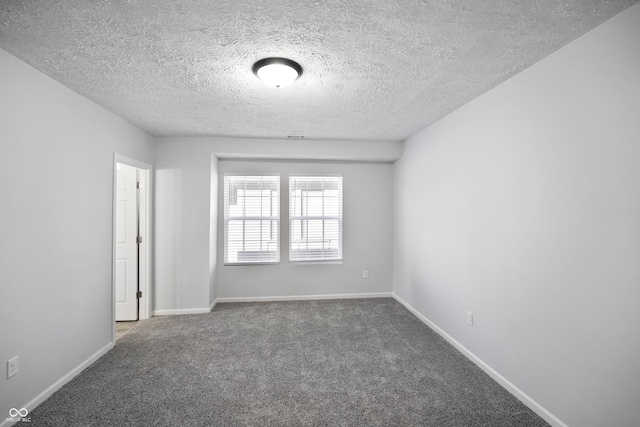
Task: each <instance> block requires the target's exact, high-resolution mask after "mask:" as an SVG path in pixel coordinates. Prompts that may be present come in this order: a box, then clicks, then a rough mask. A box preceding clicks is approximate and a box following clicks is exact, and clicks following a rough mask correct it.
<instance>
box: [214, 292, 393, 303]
mask: <svg viewBox="0 0 640 427" xmlns="http://www.w3.org/2000/svg"><path fill="white" fill-rule="evenodd" d="M391 297H392V293H391V292H376V293H367V294H323V295H283V296H276V297H230V298H229V297H227V298H218V299H216V302H217V303H227V302H267V301H307V300H323V299H357V298H391Z"/></svg>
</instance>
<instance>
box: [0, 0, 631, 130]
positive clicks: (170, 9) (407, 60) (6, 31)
mask: <svg viewBox="0 0 640 427" xmlns="http://www.w3.org/2000/svg"><path fill="white" fill-rule="evenodd" d="M637 1H638V0H566V1H558V0H537V1H531V0H510V1H501V0H484V1H470V0H429V1H427V0H424V1H419V0H316V1H300V0H264V1H256V0H250V1H248V0H217V1H211V0H129V1H108V0H95V1H91V2H87V1H85V0H41V1H37V0H33V1H24V0H4V1H2V2H1V3H0V47H1V48H3V49H5V50H7V51H8V52H10V53H12V54H13V55H15V56H17V57H18V58H20V59H22V60H24V61H25V62H27V63H29V64H31V65H32V66H33V67H35V68H37V69H38V70H40V71H42V72H43V73H45V74H47V75H49V76H51V77H52V78H54V79H56V80H58V81H59V82H61V83H63V84H64V85H66V86H68V87H70V88H72V89H74V90H75V91H77V92H79V93H80V94H82V95H84V96H86V97H88V98H90V99H92V100H94V101H95V102H97V103H98V104H100V105H102V106H104V107H106V108H107V109H109V110H111V111H113V112H115V113H116V114H119V115H120V116H122V117H124V118H126V119H128V120H129V121H131V122H132V123H134V124H136V125H138V126H140V127H141V128H143V129H145V130H147V131H148V132H150V133H152V134H154V135H225V136H242V137H267V138H284V137H285V136H286V135H289V134H299V135H306V136H307V137H308V138H318V139H371V140H403V139H406V138H408V137H409V136H411V135H412V134H414V133H415V132H417V131H419V130H421V129H423V128H424V127H426V126H428V125H430V124H431V123H433V122H434V121H436V120H438V119H440V118H441V117H443V116H445V115H446V114H448V113H450V112H451V111H453V110H455V109H456V108H457V107H459V106H461V105H463V104H465V103H467V102H469V101H471V100H472V99H474V98H476V97H477V96H479V95H481V94H482V93H484V92H486V91H487V90H489V89H491V88H492V87H494V86H496V85H497V84H499V83H500V82H502V81H504V80H506V79H507V78H509V77H511V76H513V75H514V74H516V73H518V72H520V71H521V70H523V69H524V68H526V67H528V66H529V65H531V64H533V63H534V62H536V61H538V60H540V59H541V58H543V57H545V56H546V55H548V54H550V53H552V52H553V51H555V50H557V49H558V48H560V47H562V46H563V45H565V44H567V43H568V42H570V41H571V40H573V39H575V38H577V37H578V36H580V35H582V34H584V33H585V32H587V31H588V30H590V29H592V28H594V27H595V26H597V25H598V24H600V23H602V22H604V21H605V20H607V19H608V18H610V17H612V16H613V15H615V14H617V13H619V12H621V11H622V10H624V9H626V8H627V7H629V6H631V5H633V4H635V3H637ZM269 56H283V57H287V58H290V59H293V60H295V61H297V62H299V63H300V64H301V65H302V67H303V69H304V73H303V76H302V77H301V78H300V79H299V80H298V81H297V82H296V83H294V84H293V85H292V86H290V87H288V88H285V89H272V88H269V87H267V86H265V85H264V84H263V83H262V82H260V81H259V80H258V79H257V78H256V77H255V76H254V75H253V74H252V72H251V66H252V65H253V63H254V62H256V61H257V60H259V59H261V58H264V57H269Z"/></svg>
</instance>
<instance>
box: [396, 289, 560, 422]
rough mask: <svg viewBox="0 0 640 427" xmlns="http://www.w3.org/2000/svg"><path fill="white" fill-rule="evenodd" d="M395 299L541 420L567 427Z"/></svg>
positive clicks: (405, 304) (406, 305)
mask: <svg viewBox="0 0 640 427" xmlns="http://www.w3.org/2000/svg"><path fill="white" fill-rule="evenodd" d="M392 295H393V298H395V299H396V301H398V302H399V303H400V304H402V305H404V306H405V307H406V308H407V310H409V311H410V312H411V313H412V314H413V315H415V316H416V317H417V318H418V319H420V320H421V321H422V322H423V323H424V324H426V325H427V326H428V327H429V328H431V329H433V330H434V331H435V332H436V333H437V334H438V335H440V336H441V337H442V338H444V339H445V340H447V341H448V342H449V343H450V344H451V345H453V346H454V347H455V348H456V349H458V351H460V353H462V354H463V355H464V356H465V357H466V358H467V359H469V360H471V361H472V362H473V363H475V364H476V365H477V366H478V367H479V368H480V369H482V370H483V371H484V372H485V373H487V374H488V375H489V376H490V377H491V378H493V379H494V380H495V381H496V382H497V383H498V384H500V385H501V386H502V387H503V388H505V389H506V390H507V391H508V392H509V393H511V394H512V395H514V396H515V397H516V398H517V399H518V400H519V401H520V402H522V403H524V404H525V405H526V406H527V407H528V408H529V409H531V410H532V411H533V412H535V413H536V414H538V415H539V416H540V417H541V418H543V419H544V420H545V421H546V422H548V423H549V424H551V425H552V426H554V427H567V425H566V424H565V423H563V422H562V421H561V420H560V419H559V418H558V417H556V416H555V415H553V414H552V413H551V412H549V411H548V410H546V409H545V408H544V407H543V406H542V405H540V404H539V403H538V402H536V401H535V400H533V399H532V398H531V397H529V395H527V394H526V393H525V392H523V391H522V390H520V389H519V388H518V387H516V386H515V385H514V384H513V383H511V382H510V381H509V380H508V379H506V378H505V377H503V376H502V375H500V374H499V373H498V372H497V371H496V370H494V369H493V368H492V367H491V366H489V365H487V364H486V363H485V362H484V361H483V360H482V359H480V358H479V357H478V356H476V355H475V354H473V353H472V352H471V351H469V350H468V349H467V348H466V347H465V346H463V345H462V344H460V343H459V342H458V341H456V340H455V339H454V338H453V337H452V336H451V335H449V334H447V333H446V332H445V331H443V330H442V329H440V328H439V327H438V326H437V325H436V324H435V323H433V322H432V321H431V320H429V319H427V318H426V317H425V316H423V315H422V314H421V313H420V312H419V311H418V310H416V309H415V308H413V307H412V306H411V305H410V304H409V303H408V302H406V301H405V300H403V299H402V298H400V297H399V296H398V295H396V293H395V292H392Z"/></svg>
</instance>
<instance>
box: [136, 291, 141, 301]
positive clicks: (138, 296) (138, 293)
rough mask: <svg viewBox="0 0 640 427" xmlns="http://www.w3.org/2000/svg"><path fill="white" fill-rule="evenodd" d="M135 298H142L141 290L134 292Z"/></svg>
mask: <svg viewBox="0 0 640 427" xmlns="http://www.w3.org/2000/svg"><path fill="white" fill-rule="evenodd" d="M136 298H138V299H140V298H142V291H138V292H136Z"/></svg>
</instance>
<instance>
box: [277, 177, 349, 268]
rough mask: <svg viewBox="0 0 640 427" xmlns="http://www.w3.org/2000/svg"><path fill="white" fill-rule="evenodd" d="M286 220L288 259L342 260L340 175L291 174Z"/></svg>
mask: <svg viewBox="0 0 640 427" xmlns="http://www.w3.org/2000/svg"><path fill="white" fill-rule="evenodd" d="M289 224H290V230H289V260H291V261H329V260H341V259H342V176H290V177H289Z"/></svg>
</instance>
